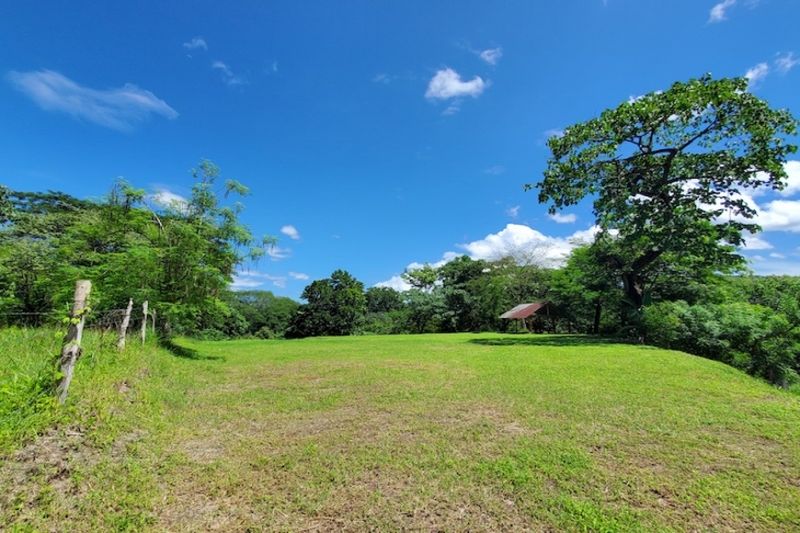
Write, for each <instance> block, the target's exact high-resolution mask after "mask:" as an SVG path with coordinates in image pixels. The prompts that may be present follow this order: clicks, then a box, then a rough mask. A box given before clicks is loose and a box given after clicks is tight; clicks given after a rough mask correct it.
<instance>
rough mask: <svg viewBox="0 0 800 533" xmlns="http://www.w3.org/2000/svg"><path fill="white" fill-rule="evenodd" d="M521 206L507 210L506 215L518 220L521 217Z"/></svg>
mask: <svg viewBox="0 0 800 533" xmlns="http://www.w3.org/2000/svg"><path fill="white" fill-rule="evenodd" d="M519 210H520V206H518V205H515V206H514V207H509V208H508V209H506V214H507V215H508V216H510V217H511V218H517V217H518V216H519Z"/></svg>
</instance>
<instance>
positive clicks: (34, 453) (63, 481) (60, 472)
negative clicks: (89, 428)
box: [0, 426, 145, 518]
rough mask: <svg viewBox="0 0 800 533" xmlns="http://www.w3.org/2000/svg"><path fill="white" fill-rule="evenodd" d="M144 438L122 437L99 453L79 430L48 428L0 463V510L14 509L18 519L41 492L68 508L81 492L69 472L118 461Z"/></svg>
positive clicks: (137, 434) (137, 435)
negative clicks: (106, 460)
mask: <svg viewBox="0 0 800 533" xmlns="http://www.w3.org/2000/svg"><path fill="white" fill-rule="evenodd" d="M144 435H145V432H143V431H134V432H130V433H126V434H123V435H121V436H120V437H119V438H118V439H117V440H116V441H114V443H112V445H111V446H110V447H109V448H108V449H106V450H101V449H98V448H96V447H93V446H92V445H91V444H89V442H88V439H87V438H86V434H85V430H84V429H83V428H80V427H77V426H69V427H64V428H51V429H49V430H48V431H47V432H45V433H44V434H42V435H40V436H39V437H37V438H36V439H34V440H33V441H32V442H30V443H29V444H27V445H25V446H24V447H23V448H21V449H20V450H18V451H16V452H15V453H13V454H12V455H11V456H9V457H7V458H4V459H3V460H2V461H0V480H1V481H0V508H3V509H7V510H10V509H15V510H16V512H15V514H16V516H17V517H18V518H19V517H24V516H25V514H26V513H27V512H29V511H30V510H32V509H33V508H34V507H35V506H36V505H37V502H39V501H40V500H41V498H43V497H44V495H45V493H47V494H48V497H53V498H56V499H57V500H58V507H59V508H66V509H69V508H72V507H73V506H74V503H71V502H72V498H71V497H72V496H75V495H79V494H82V493H83V488H82V487H81V486H80V485H79V484H78V483H77V482H75V480H74V479H73V477H72V475H73V473H74V472H75V471H76V470H86V469H89V468H92V467H93V466H95V465H97V464H98V463H99V462H100V461H101V460H103V459H111V460H117V459H120V458H122V457H123V456H124V454H125V453H126V452H127V449H128V446H129V445H131V444H133V443H135V442H138V441H139V440H141V439H142V438H143V437H144ZM50 495H51V496H50Z"/></svg>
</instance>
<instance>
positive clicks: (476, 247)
mask: <svg viewBox="0 0 800 533" xmlns="http://www.w3.org/2000/svg"><path fill="white" fill-rule="evenodd" d="M597 231H598V229H597V228H589V229H588V230H583V231H578V232H575V233H573V234H572V235H570V236H569V237H566V238H563V237H550V236H547V235H544V234H543V233H541V232H539V231H537V230H535V229H533V228H531V227H529V226H525V225H522V224H508V225H507V226H506V227H505V228H504V229H502V230H500V231H499V232H497V233H491V234H489V235H487V236H486V237H484V238H483V239H480V240H477V241H472V242H469V243H466V244H461V245H459V247H460V248H462V249H463V250H465V251H466V252H467V254H468V255H469V256H470V257H471V258H472V259H485V260H487V261H496V260H498V259H502V258H504V257H512V258H514V259H515V260H516V261H517V262H518V263H521V264H536V265H539V266H543V267H548V268H553V267H558V266H561V265H563V264H564V262H565V261H566V259H567V257H569V254H570V252H572V250H573V249H574V248H575V247H576V246H578V245H580V244H588V243H590V242H592V240H593V239H594V236H595V234H596V233H597Z"/></svg>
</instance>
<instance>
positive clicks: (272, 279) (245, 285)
mask: <svg viewBox="0 0 800 533" xmlns="http://www.w3.org/2000/svg"><path fill="white" fill-rule="evenodd" d="M286 281H287V278H286V276H276V275H274V274H268V273H266V272H258V271H255V270H246V271H239V272H237V273H236V274H235V275H234V276H233V283H231V288H232V289H233V290H242V289H255V288H257V287H261V286H262V285H264V284H265V283H271V284H272V285H273V286H275V287H279V288H281V289H283V288H285V287H286Z"/></svg>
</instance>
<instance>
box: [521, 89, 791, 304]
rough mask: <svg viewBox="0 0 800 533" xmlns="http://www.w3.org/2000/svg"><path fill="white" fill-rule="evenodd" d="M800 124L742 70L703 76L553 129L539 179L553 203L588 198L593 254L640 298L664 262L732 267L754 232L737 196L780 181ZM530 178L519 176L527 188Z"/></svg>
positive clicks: (633, 298) (542, 193)
mask: <svg viewBox="0 0 800 533" xmlns="http://www.w3.org/2000/svg"><path fill="white" fill-rule="evenodd" d="M796 126H797V122H796V120H795V119H794V118H793V117H792V115H791V114H790V113H789V112H788V111H786V110H776V109H772V108H770V106H769V105H768V104H767V102H765V101H763V100H761V99H759V98H757V97H756V96H754V95H753V94H751V93H750V92H748V91H747V80H745V79H743V78H733V79H719V80H715V79H712V78H711V77H710V76H708V75H706V76H703V77H702V78H699V79H693V80H689V81H687V82H678V83H675V84H674V85H672V87H670V88H669V89H668V90H666V91H664V92H656V93H651V94H648V95H646V96H643V97H641V98H638V99H633V100H631V101H629V102H626V103H623V104H622V105H620V106H619V107H617V108H616V109H609V110H606V111H604V112H603V113H602V114H601V115H600V116H599V117H597V118H594V119H591V120H588V121H586V122H583V123H581V124H576V125H573V126H570V127H569V128H567V129H566V130H565V131H564V134H563V136H560V137H551V138H550V139H549V140H548V145H549V147H550V150H551V152H552V155H551V158H550V160H549V162H548V166H547V169H546V170H545V172H544V179H543V180H542V181H541V182H539V183H538V184H537V185H535V187H538V189H539V201H540V202H542V203H549V204H550V208H549V210H550V212H551V213H555V212H556V211H557V210H559V209H561V208H563V207H566V206H570V205H574V204H576V203H578V202H580V201H581V200H583V199H584V198H586V197H590V198H592V199H593V200H594V213H595V216H596V218H597V224H598V225H599V226H600V228H601V229H602V231H601V232H600V234H599V236H598V243H597V244H598V248H599V250H598V256H599V257H602V258H603V260H604V261H605V262H606V263H607V265H608V266H609V267H610V268H612V270H613V271H614V272H615V273H616V274H617V275H618V276H619V278H620V280H621V282H622V283H623V285H624V288H625V293H626V295H627V297H628V299H629V300H630V303H631V304H632V305H633V306H634V307H635V308H636V309H637V310H638V309H640V308H641V307H642V305H643V304H644V303H645V296H646V291H647V288H648V284H649V283H650V282H651V281H652V280H653V279H654V277H656V276H658V275H660V274H661V273H662V272H663V271H664V270H665V269H669V268H673V267H674V266H676V265H678V267H679V268H680V269H682V270H684V271H686V270H693V271H698V272H700V271H708V270H709V269H711V270H725V269H731V268H736V267H739V266H741V265H742V264H743V258H742V257H741V256H740V255H738V254H737V253H736V246H739V245H741V244H742V243H743V242H744V236H743V232H750V233H755V232H757V231H759V230H760V228H759V226H758V225H757V224H755V223H754V222H753V220H752V219H753V217H754V216H755V215H756V212H755V210H754V209H753V207H752V206H751V205H749V204H748V203H747V201H746V199H745V198H743V197H742V196H741V195H739V194H738V193H739V192H741V191H743V190H745V189H754V188H771V189H776V190H779V189H781V188H782V187H783V186H784V183H785V179H786V171H785V170H784V166H783V163H784V162H785V161H786V157H787V155H789V154H791V153H794V152H795V151H796V146H794V145H792V144H791V143H789V142H787V137H789V136H791V135H794V134H795V132H796ZM533 187H534V185H530V184H529V185H526V188H527V189H531V188H533Z"/></svg>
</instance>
